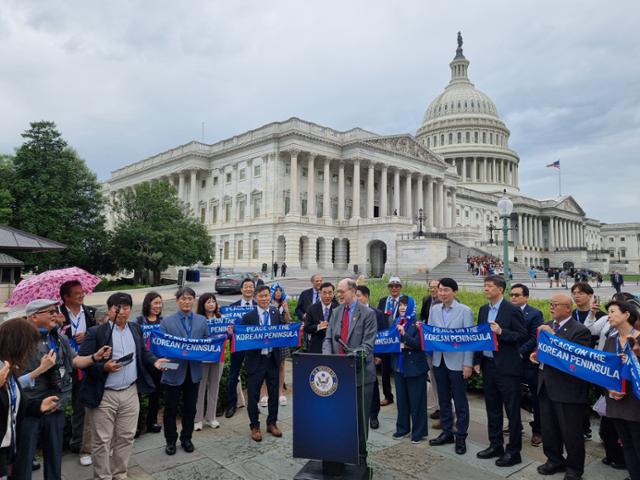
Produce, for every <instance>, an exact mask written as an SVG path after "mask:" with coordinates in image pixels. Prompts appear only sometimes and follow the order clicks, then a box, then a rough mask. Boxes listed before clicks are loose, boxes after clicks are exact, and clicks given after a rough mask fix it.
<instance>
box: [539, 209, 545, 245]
mask: <svg viewBox="0 0 640 480" xmlns="http://www.w3.org/2000/svg"><path fill="white" fill-rule="evenodd" d="M538 247H540V250H543V249H544V238H543V235H542V217H538Z"/></svg>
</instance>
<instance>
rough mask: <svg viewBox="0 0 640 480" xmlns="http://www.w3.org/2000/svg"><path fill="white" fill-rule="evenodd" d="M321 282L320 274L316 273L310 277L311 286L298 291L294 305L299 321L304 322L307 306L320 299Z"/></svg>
mask: <svg viewBox="0 0 640 480" xmlns="http://www.w3.org/2000/svg"><path fill="white" fill-rule="evenodd" d="M323 283H324V282H323V279H322V275H320V274H318V273H316V274H315V275H313V276H312V277H311V288H308V289H306V290H303V291H302V292H301V293H300V296H299V297H298V304H297V305H296V316H297V317H298V320H300V321H301V322H304V320H305V317H306V314H307V311H308V310H309V307H310V306H311V305H313V304H315V303H318V302H319V301H320V288H321V286H322V284H323Z"/></svg>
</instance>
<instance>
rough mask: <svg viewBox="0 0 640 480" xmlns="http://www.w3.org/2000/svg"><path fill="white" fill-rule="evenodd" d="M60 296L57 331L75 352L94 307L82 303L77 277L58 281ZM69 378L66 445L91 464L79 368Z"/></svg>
mask: <svg viewBox="0 0 640 480" xmlns="http://www.w3.org/2000/svg"><path fill="white" fill-rule="evenodd" d="M60 298H61V299H62V302H63V303H62V305H61V306H60V313H62V315H64V323H63V325H62V329H61V331H62V333H64V334H65V335H66V336H67V337H68V338H69V344H70V345H71V347H72V348H73V349H74V350H75V351H76V352H77V351H78V349H79V348H80V345H81V344H82V342H83V340H84V338H85V336H86V334H87V330H89V329H90V328H91V327H93V326H94V325H95V324H96V309H95V308H93V307H88V306H86V305H84V289H83V288H82V284H81V283H80V282H79V281H78V280H69V281H67V282H64V283H63V284H62V285H60ZM72 378H73V385H72V390H71V405H72V407H73V415H72V416H71V440H70V441H69V449H70V450H71V451H72V452H73V453H79V454H80V463H81V464H82V465H91V430H90V425H89V424H88V423H87V425H86V426H85V424H84V407H83V406H82V405H81V404H80V401H79V399H78V396H79V395H78V394H79V391H80V380H81V374H80V372H79V371H78V370H75V371H74V372H73V375H72ZM85 437H87V438H85Z"/></svg>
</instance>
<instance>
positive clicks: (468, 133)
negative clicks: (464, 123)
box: [465, 132, 471, 143]
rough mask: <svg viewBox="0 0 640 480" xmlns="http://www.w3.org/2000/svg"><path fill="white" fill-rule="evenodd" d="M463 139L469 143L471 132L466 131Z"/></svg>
mask: <svg viewBox="0 0 640 480" xmlns="http://www.w3.org/2000/svg"><path fill="white" fill-rule="evenodd" d="M465 139H466V143H471V132H466V135H465Z"/></svg>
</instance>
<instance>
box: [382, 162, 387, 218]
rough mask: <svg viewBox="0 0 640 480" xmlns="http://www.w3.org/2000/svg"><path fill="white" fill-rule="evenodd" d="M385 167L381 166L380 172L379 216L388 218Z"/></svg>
mask: <svg viewBox="0 0 640 480" xmlns="http://www.w3.org/2000/svg"><path fill="white" fill-rule="evenodd" d="M387 188H388V187H387V166H386V165H382V172H380V216H381V217H388V216H389V209H388V208H387V197H388V196H387Z"/></svg>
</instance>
